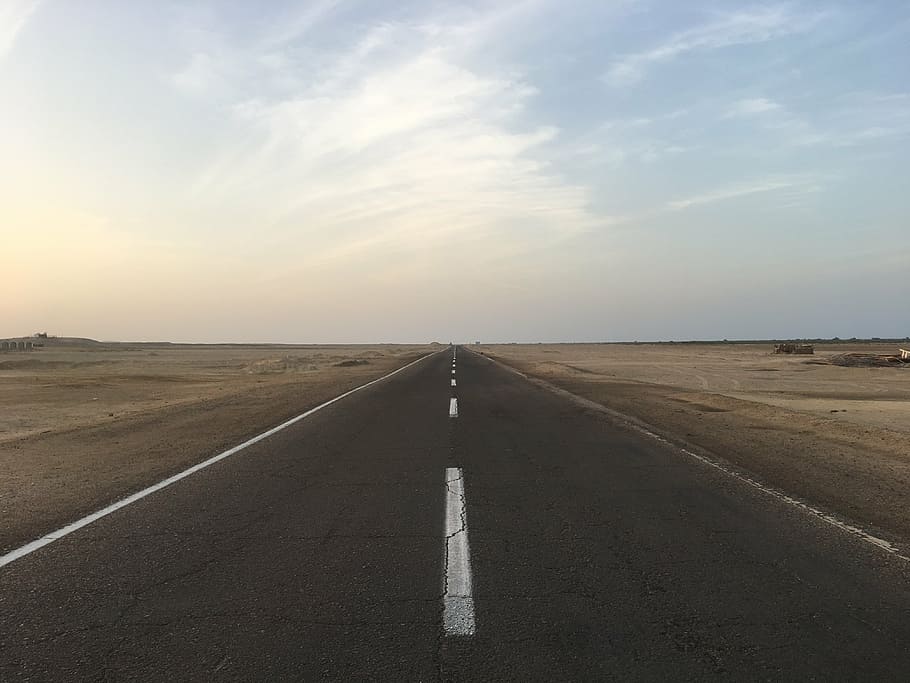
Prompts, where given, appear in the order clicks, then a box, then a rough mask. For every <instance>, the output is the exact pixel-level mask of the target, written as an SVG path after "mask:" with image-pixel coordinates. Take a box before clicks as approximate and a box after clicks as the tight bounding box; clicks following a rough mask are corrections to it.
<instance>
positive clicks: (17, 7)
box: [0, 0, 39, 58]
mask: <svg viewBox="0 0 910 683" xmlns="http://www.w3.org/2000/svg"><path fill="white" fill-rule="evenodd" d="M38 4H39V0H0V58H2V57H4V56H5V55H6V54H7V53H8V52H9V51H10V50H12V49H13V44H14V43H15V42H16V38H17V36H18V35H19V33H20V32H21V31H22V29H23V27H24V26H25V24H26V23H27V22H28V20H29V17H31V16H32V14H33V13H34V12H35V10H36V9H38Z"/></svg>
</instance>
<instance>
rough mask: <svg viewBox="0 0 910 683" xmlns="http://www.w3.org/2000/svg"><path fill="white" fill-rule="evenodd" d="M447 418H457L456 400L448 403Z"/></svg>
mask: <svg viewBox="0 0 910 683" xmlns="http://www.w3.org/2000/svg"><path fill="white" fill-rule="evenodd" d="M449 417H458V399H457V398H453V399H451V400H450V401H449Z"/></svg>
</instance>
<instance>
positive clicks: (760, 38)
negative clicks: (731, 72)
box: [604, 6, 819, 86]
mask: <svg viewBox="0 0 910 683" xmlns="http://www.w3.org/2000/svg"><path fill="white" fill-rule="evenodd" d="M818 19H819V15H807V14H798V13H796V12H794V11H792V10H791V9H790V8H789V7H786V6H776V7H762V8H756V9H752V10H742V11H739V12H736V13H733V14H729V15H726V16H723V17H722V18H720V19H717V20H715V21H712V22H710V23H707V24H704V25H702V26H698V27H695V28H692V29H688V30H686V31H681V32H679V33H676V34H674V35H672V36H670V38H669V39H668V40H667V41H666V42H664V43H663V44H661V45H657V46H656V47H652V48H650V49H648V50H645V51H642V52H636V53H632V54H628V55H625V56H624V57H621V58H620V59H617V60H616V61H614V62H613V64H611V65H610V67H609V69H608V70H607V72H606V74H604V81H605V82H606V83H608V84H609V85H613V86H623V85H630V84H633V83H636V82H638V81H640V80H641V79H642V78H643V77H644V75H645V73H646V71H647V70H648V68H649V67H651V66H654V65H656V64H659V63H661V62H668V61H671V60H673V59H676V58H677V57H680V56H681V55H684V54H686V53H688V52H694V51H703V50H717V49H720V48H725V47H731V46H734V45H749V44H754V43H763V42H767V41H769V40H774V39H777V38H782V37H784V36H788V35H791V34H794V33H800V32H803V31H806V30H808V29H809V28H810V27H812V26H813V25H814V24H815V23H816V22H817V21H818Z"/></svg>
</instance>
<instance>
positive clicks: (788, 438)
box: [469, 342, 910, 543]
mask: <svg viewBox="0 0 910 683" xmlns="http://www.w3.org/2000/svg"><path fill="white" fill-rule="evenodd" d="M904 346H905V348H906V345H904ZM469 348H470V349H471V350H472V351H476V352H480V353H484V354H485V355H487V356H490V357H492V358H494V359H496V360H498V361H500V362H502V363H504V364H507V365H509V366H512V367H513V368H514V369H516V370H519V371H520V372H522V373H524V374H526V375H528V376H529V377H532V378H536V379H537V380H539V381H543V382H546V383H548V384H550V385H554V386H556V387H558V388H560V389H563V390H566V391H569V392H571V393H572V394H575V395H577V396H580V397H582V398H585V399H588V400H590V401H593V402H595V403H597V404H600V405H602V406H604V407H606V408H608V409H610V410H612V411H615V412H616V413H619V414H622V415H624V416H628V417H629V418H631V419H632V420H633V421H637V422H639V423H643V424H645V425H647V426H648V427H650V428H651V429H652V431H655V432H657V433H659V434H661V435H662V436H664V437H666V438H668V439H669V440H671V441H673V442H675V443H678V444H680V445H685V446H688V447H690V448H692V449H694V450H697V451H700V452H702V453H703V454H705V455H708V456H710V457H712V458H714V459H717V460H721V461H726V462H727V463H729V464H732V465H733V466H734V467H736V468H739V469H741V470H743V471H745V472H748V473H751V474H755V475H757V476H758V478H759V479H761V480H762V481H763V482H765V483H766V484H770V485H771V486H773V487H776V488H778V489H780V490H782V491H784V492H787V493H789V494H792V495H796V496H798V497H801V498H803V499H804V500H806V501H808V502H811V503H814V504H816V505H819V506H820V507H822V508H825V509H827V510H828V511H831V512H834V513H835V514H838V515H840V516H842V517H844V518H846V519H848V520H852V521H857V522H861V523H863V524H864V525H866V526H869V527H872V528H874V529H876V530H877V531H879V532H880V533H881V535H883V536H885V537H886V538H891V539H893V540H895V541H896V542H901V543H910V364H908V365H904V366H899V367H880V368H879V367H874V368H873V367H840V366H837V365H831V364H827V362H828V361H830V360H831V359H833V358H834V357H835V356H837V355H840V354H845V353H853V352H856V353H875V354H893V353H896V351H897V346H896V345H894V344H876V343H862V342H860V343H858V344H850V343H838V344H830V345H817V346H816V352H815V355H812V356H800V355H793V356H790V355H774V354H772V349H773V346H772V345H771V344H722V343H712V344H692V343H686V344H669V343H666V344H504V345H479V346H471V347H469Z"/></svg>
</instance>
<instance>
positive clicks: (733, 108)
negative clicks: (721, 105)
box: [724, 97, 782, 118]
mask: <svg viewBox="0 0 910 683" xmlns="http://www.w3.org/2000/svg"><path fill="white" fill-rule="evenodd" d="M781 109H782V107H781V106H780V105H779V104H778V103H777V102H774V101H772V100H769V99H767V98H765V97H755V98H751V99H743V100H738V101H736V102H734V103H733V104H732V105H730V107H729V108H728V109H727V112H726V114H724V118H734V117H740V116H755V115H756V114H767V113H768V112H772V111H780V110H781Z"/></svg>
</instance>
